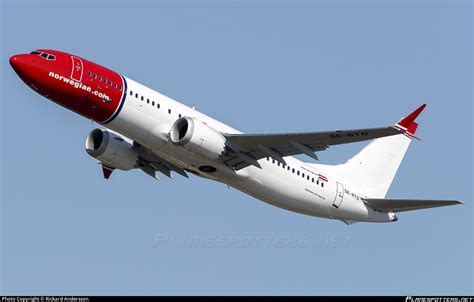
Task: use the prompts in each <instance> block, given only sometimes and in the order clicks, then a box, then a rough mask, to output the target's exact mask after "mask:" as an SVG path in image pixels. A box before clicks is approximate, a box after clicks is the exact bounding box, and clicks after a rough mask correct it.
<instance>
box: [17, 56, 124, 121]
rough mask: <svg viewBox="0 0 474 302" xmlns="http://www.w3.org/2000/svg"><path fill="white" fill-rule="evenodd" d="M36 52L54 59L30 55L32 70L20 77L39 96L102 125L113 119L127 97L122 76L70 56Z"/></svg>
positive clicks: (29, 69) (30, 67) (30, 68)
mask: <svg viewBox="0 0 474 302" xmlns="http://www.w3.org/2000/svg"><path fill="white" fill-rule="evenodd" d="M37 51H39V52H45V53H48V54H51V55H54V56H55V59H54V60H47V59H45V58H43V57H41V56H38V55H33V54H30V55H28V56H30V57H29V65H28V66H29V67H28V69H27V70H26V71H24V72H22V74H21V75H20V77H21V78H22V79H23V80H24V81H25V82H26V83H27V84H28V85H29V86H31V87H32V88H33V89H34V90H35V91H36V92H38V93H39V94H41V95H43V96H44V97H46V98H48V99H50V100H52V101H54V102H56V103H58V104H59V105H61V106H64V107H66V108H68V109H70V110H72V111H74V112H76V113H78V114H80V115H82V116H85V117H87V118H89V119H92V120H94V121H97V122H99V123H102V122H105V121H107V120H108V119H110V118H111V117H112V116H113V114H114V113H115V112H116V110H117V109H118V108H119V106H120V102H121V100H122V95H123V93H125V91H124V90H125V88H124V83H123V79H122V77H121V76H120V74H118V73H116V72H114V71H112V70H110V69H108V68H105V67H103V66H100V65H98V64H95V63H93V62H91V61H88V60H85V59H83V58H80V57H78V56H74V55H71V54H68V53H64V52H60V51H56V50H41V49H40V50H37ZM17 72H18V71H17ZM120 88H121V89H120Z"/></svg>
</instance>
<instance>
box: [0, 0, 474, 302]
mask: <svg viewBox="0 0 474 302" xmlns="http://www.w3.org/2000/svg"><path fill="white" fill-rule="evenodd" d="M472 8H473V7H472V2H469V1H377V2H376V1H157V2H151V1H150V2H143V1H142V2H140V1H110V2H103V1H102V2H99V1H93V2H81V3H77V2H71V1H49V2H48V1H42V2H41V3H39V2H24V1H3V2H1V37H2V38H1V54H2V55H1V58H2V60H1V66H2V69H1V71H2V72H1V88H0V90H1V102H0V106H1V107H0V108H1V109H0V110H1V138H2V139H1V144H2V148H1V172H2V173H1V248H0V252H1V254H0V255H1V257H0V259H1V263H0V265H1V275H0V292H1V293H2V294H7V295H37V294H44V295H53V294H55V295H70V294H77V295H103V294H106V295H110V294H129V295H151V294H153V295H156V294H211V295H212V294H247V295H248V294H258V295H260V294H303V295H306V294H316V295H318V294H319V295H329V294H337V295H353V294H402V295H405V294H407V295H408V294H409V295H422V294H431V295H441V294H471V295H472V294H473V259H472V257H473V256H472V254H473V251H472V249H473V246H472V242H473V224H472V214H473V207H472V184H473V179H472V161H473V158H472V151H473V150H472V137H473V133H472V132H473V131H472V129H473V124H472V114H473V108H472V102H473V98H472V97H473V94H472V83H473V78H472V66H473V65H472V63H473V62H472V51H473V49H472V11H473V10H472ZM36 48H50V49H57V50H62V51H66V52H70V53H74V54H76V55H79V56H82V57H84V58H87V59H89V60H92V61H94V62H97V63H99V64H102V65H105V66H107V67H109V68H111V69H114V70H116V71H118V72H120V73H122V74H124V75H126V76H128V77H131V78H133V79H135V80H137V81H139V82H142V83H144V84H146V85H148V86H150V87H152V88H154V89H156V90H158V91H160V92H162V93H164V94H166V95H168V96H170V97H172V98H174V99H177V100H179V101H182V102H183V103H185V104H187V105H190V106H196V107H197V108H198V110H200V111H202V112H204V113H207V114H209V115H211V116H213V117H215V118H217V119H219V120H221V121H223V122H226V123H228V124H230V125H232V126H233V127H235V128H237V129H239V130H241V131H244V132H248V133H250V132H289V131H318V130H334V129H345V128H347V129H351V128H357V127H377V126H384V125H387V124H391V123H394V122H396V121H397V120H398V119H399V118H400V117H402V116H404V115H406V114H407V113H409V112H411V111H412V110H413V109H415V108H416V107H418V106H419V105H420V104H421V103H424V102H426V103H428V107H427V109H426V110H425V111H424V112H423V114H422V116H420V118H419V123H420V127H419V130H418V132H417V134H418V135H419V136H420V137H421V138H422V141H419V142H418V141H416V142H414V143H413V144H412V145H411V146H410V149H409V151H408V153H407V155H406V157H405V160H404V161H403V163H402V165H401V168H400V170H399V172H398V174H397V177H396V179H395V181H394V182H393V185H392V187H391V189H390V191H389V193H388V196H387V197H391V198H409V197H412V198H438V199H443V198H449V199H460V200H463V201H464V202H465V205H463V206H456V207H446V208H439V209H433V210H425V211H418V212H409V213H402V214H400V215H399V219H400V220H399V221H398V222H397V223H391V224H364V223H359V224H354V225H351V226H347V225H345V224H343V223H341V222H338V221H332V220H323V219H318V218H314V217H308V216H303V215H299V214H295V213H292V212H288V211H285V210H282V209H279V208H275V207H272V206H269V205H267V204H265V203H262V202H260V201H258V200H255V199H253V198H252V197H249V196H246V195H245V194H243V193H240V192H238V191H236V190H234V189H230V190H229V189H228V188H227V187H226V186H225V185H222V184H219V183H215V182H211V181H206V180H203V179H199V178H196V177H191V178H190V179H184V178H179V177H178V178H176V179H175V180H168V179H163V180H161V181H154V180H153V179H151V178H150V177H148V176H147V175H145V174H144V173H140V172H138V171H131V172H127V173H125V172H114V174H113V175H112V177H111V179H110V180H109V181H104V180H103V179H102V175H101V171H100V168H99V165H97V161H96V160H94V159H93V158H91V157H90V156H88V155H87V154H86V152H85V151H84V141H85V138H86V135H87V134H88V132H89V131H90V130H91V129H93V128H94V127H96V126H97V125H93V124H92V123H91V122H90V121H88V120H86V119H84V118H82V117H80V116H78V115H75V114H74V113H72V112H69V111H67V110H65V109H63V108H61V107H59V106H57V105H55V104H53V103H52V102H50V101H48V100H46V99H44V98H42V97H40V96H39V95H37V94H35V93H34V92H33V91H32V90H31V89H29V88H28V87H26V86H25V85H24V84H23V83H22V82H21V81H20V79H19V78H18V77H17V76H16V74H15V73H14V72H13V70H12V69H11V68H10V66H9V64H8V58H9V57H10V56H11V55H13V54H17V53H25V52H29V51H31V50H33V49H36ZM363 145H364V144H354V145H346V146H338V147H333V148H331V149H329V150H327V151H324V152H321V153H319V157H320V159H321V162H322V163H338V162H342V161H344V160H346V159H347V158H349V157H350V156H352V155H353V154H354V153H355V152H357V150H359V149H360V148H361V147H362V146H363ZM308 161H309V159H308Z"/></svg>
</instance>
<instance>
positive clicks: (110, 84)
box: [109, 80, 117, 88]
mask: <svg viewBox="0 0 474 302" xmlns="http://www.w3.org/2000/svg"><path fill="white" fill-rule="evenodd" d="M109 86H110V87H112V81H110V80H109ZM115 88H117V84H115Z"/></svg>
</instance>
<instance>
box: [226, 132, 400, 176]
mask: <svg viewBox="0 0 474 302" xmlns="http://www.w3.org/2000/svg"><path fill="white" fill-rule="evenodd" d="M400 133H401V132H400V131H399V130H398V129H396V128H395V127H393V126H389V127H382V128H369V129H356V130H339V131H323V132H307V133H281V134H226V135H225V138H226V145H227V147H228V148H229V149H230V152H227V154H225V155H224V157H223V158H222V160H223V161H224V163H226V164H227V165H228V166H230V167H233V168H234V169H236V170H239V169H242V168H245V167H247V166H249V165H254V166H257V167H259V166H260V165H259V164H258V162H257V160H259V159H261V158H264V157H268V156H269V157H272V158H273V159H275V160H277V161H279V162H281V163H284V164H286V162H285V160H284V159H283V157H285V156H291V155H297V154H306V155H308V156H310V157H312V158H314V159H318V157H317V156H316V154H314V152H317V151H322V150H325V149H327V148H328V147H329V146H333V145H339V144H348V143H354V142H361V141H366V140H371V139H375V138H379V137H385V136H391V135H396V134H400Z"/></svg>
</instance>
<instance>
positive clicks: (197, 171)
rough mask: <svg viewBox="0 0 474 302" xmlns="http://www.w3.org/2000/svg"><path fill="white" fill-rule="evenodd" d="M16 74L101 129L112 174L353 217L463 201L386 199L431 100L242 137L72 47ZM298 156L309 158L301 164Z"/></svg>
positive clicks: (24, 60)
mask: <svg viewBox="0 0 474 302" xmlns="http://www.w3.org/2000/svg"><path fill="white" fill-rule="evenodd" d="M10 64H11V66H12V68H13V69H14V71H15V72H16V73H17V74H18V76H19V77H20V78H21V80H23V82H25V83H26V85H28V86H29V87H30V88H32V89H33V90H34V91H35V92H37V93H38V94H40V95H42V96H43V97H45V98H47V99H49V100H51V101H53V102H55V103H57V104H59V105H61V106H63V107H65V108H67V109H69V110H71V111H74V112H75V113H77V114H79V115H82V116H84V117H86V118H88V119H91V120H92V121H95V122H96V123H99V124H101V125H102V126H103V128H96V129H93V130H92V131H91V132H90V133H89V134H88V136H87V138H86V141H85V149H86V152H87V153H88V154H89V155H90V156H92V157H94V158H95V159H97V160H98V161H99V162H100V164H101V165H102V171H103V176H104V177H105V178H106V179H109V177H110V175H111V173H112V172H113V171H114V170H123V171H127V170H130V169H141V170H142V171H143V172H145V173H146V174H148V175H150V176H151V177H153V178H156V179H159V177H158V175H157V172H159V173H161V174H163V175H165V176H167V177H171V178H172V177H174V175H180V176H183V177H188V174H189V173H191V174H194V175H197V176H200V177H204V178H207V179H211V180H215V181H218V182H221V183H224V184H227V185H228V186H231V187H233V188H236V189H237V190H240V191H242V192H244V193H246V194H248V195H251V196H253V197H255V198H257V199H259V200H261V201H264V202H266V203H268V204H271V205H274V206H277V207H280V208H283V209H286V210H289V211H293V212H297V213H300V214H305V215H310V216H315V217H320V218H329V219H334V220H340V221H342V222H344V223H346V224H352V223H355V222H394V221H397V220H398V217H397V215H396V214H397V213H399V212H404V211H412V210H418V209H425V208H433V207H440V206H448V205H457V204H462V203H463V202H462V201H459V200H420V199H388V198H385V196H386V194H387V191H388V189H389V187H390V185H391V183H392V180H393V179H394V177H395V174H396V172H397V170H398V167H399V165H400V163H401V161H402V159H403V157H404V155H405V152H406V151H407V149H408V146H409V144H410V142H411V141H412V140H413V139H417V137H416V136H415V131H416V129H417V127H418V124H417V122H416V121H415V120H416V118H417V117H418V115H419V114H420V113H421V112H422V111H423V109H424V108H425V107H426V104H423V105H421V106H420V107H419V108H418V109H416V110H415V111H413V112H412V113H410V114H409V115H407V116H406V117H403V118H402V119H400V120H399V121H398V122H397V123H395V124H393V125H390V126H385V127H379V128H368V129H355V130H337V131H321V132H305V133H271V134H265V133H264V134H258V133H257V134H244V133H241V132H239V131H238V130H236V129H234V128H232V127H230V126H228V125H226V124H224V123H221V122H219V121H217V120H215V119H213V118H211V117H209V116H207V115H205V114H203V113H201V112H199V111H197V110H196V109H195V108H194V107H193V108H190V107H188V106H186V105H184V104H182V103H179V102H177V101H175V100H173V99H171V98H169V97H167V96H165V95H163V94H161V93H159V92H157V91H155V90H153V89H151V88H148V87H146V86H145V85H142V84H140V83H138V82H136V81H134V80H132V79H130V78H127V77H125V76H123V75H122V74H120V73H117V72H115V71H112V70H110V69H108V68H106V67H103V66H101V65H98V64H95V63H93V62H91V61H88V60H86V59H84V58H81V57H79V56H76V55H72V54H69V53H65V52H61V51H56V50H47V49H38V50H35V51H32V52H31V53H27V54H17V55H14V56H12V57H11V58H10ZM368 140H372V141H371V142H370V143H369V144H368V145H367V146H366V147H364V148H363V149H362V150H361V151H360V152H359V153H357V154H356V155H355V156H354V157H352V158H351V159H349V160H348V161H346V162H345V163H342V164H338V165H324V164H317V163H315V161H314V160H316V161H317V160H319V158H318V156H317V155H316V153H319V152H321V151H324V150H326V149H328V148H329V147H331V146H335V145H341V144H348V143H353V142H362V141H368ZM295 155H306V156H308V157H309V158H311V159H312V162H304V161H301V160H299V159H297V158H295V157H294V156H295Z"/></svg>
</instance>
